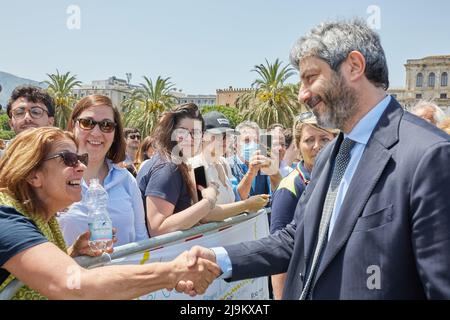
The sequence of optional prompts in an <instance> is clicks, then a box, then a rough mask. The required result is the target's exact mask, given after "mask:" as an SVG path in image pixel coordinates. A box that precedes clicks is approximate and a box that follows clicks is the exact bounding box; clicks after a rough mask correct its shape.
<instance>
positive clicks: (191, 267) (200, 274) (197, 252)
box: [172, 246, 221, 296]
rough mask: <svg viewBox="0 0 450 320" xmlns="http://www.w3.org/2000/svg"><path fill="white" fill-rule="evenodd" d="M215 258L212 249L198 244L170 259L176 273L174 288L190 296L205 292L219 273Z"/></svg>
mask: <svg viewBox="0 0 450 320" xmlns="http://www.w3.org/2000/svg"><path fill="white" fill-rule="evenodd" d="M208 251H210V252H208ZM215 260H216V257H215V255H214V252H213V251H212V250H210V249H206V248H202V247H199V246H195V247H193V248H192V249H191V251H189V252H188V251H185V252H183V253H182V254H180V255H179V256H178V257H177V258H176V259H175V260H173V261H172V263H173V264H174V268H173V270H174V272H175V274H176V283H175V286H174V287H175V289H176V290H177V291H178V292H184V293H186V294H189V295H190V296H195V295H197V294H203V293H205V291H206V289H208V287H209V285H210V284H211V283H212V282H213V281H214V279H216V278H217V277H218V276H219V275H220V273H221V270H220V267H219V266H218V265H217V264H216V261H215Z"/></svg>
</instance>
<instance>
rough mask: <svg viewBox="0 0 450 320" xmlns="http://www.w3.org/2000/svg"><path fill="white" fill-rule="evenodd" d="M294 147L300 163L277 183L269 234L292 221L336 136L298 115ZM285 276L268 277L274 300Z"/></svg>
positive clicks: (308, 117)
mask: <svg viewBox="0 0 450 320" xmlns="http://www.w3.org/2000/svg"><path fill="white" fill-rule="evenodd" d="M293 132H294V145H295V148H296V149H297V151H298V158H300V159H301V161H300V162H299V163H298V164H297V167H296V168H295V170H294V171H292V172H291V173H290V174H289V175H288V176H287V177H285V178H284V179H283V180H281V182H280V185H279V186H278V188H277V190H276V191H275V193H274V195H273V200H272V213H271V217H270V233H271V234H273V233H275V232H276V231H278V230H281V229H283V228H284V227H285V226H286V225H287V224H289V223H290V222H291V221H292V219H293V218H294V212H295V207H296V206H297V202H298V200H299V199H300V196H301V195H302V193H303V191H304V190H305V188H306V186H307V184H308V183H309V180H310V174H311V171H312V169H313V167H314V162H315V160H316V156H317V154H318V153H319V152H320V150H322V148H323V147H324V146H325V145H326V144H327V143H328V142H330V141H331V140H333V139H334V137H336V135H337V134H338V133H339V131H338V130H331V129H327V128H323V127H320V126H319V125H318V124H317V119H316V117H315V116H314V114H313V113H312V112H305V113H302V114H300V115H299V116H298V117H297V119H296V121H295V123H294V128H293ZM285 278H286V274H285V273H283V274H277V275H274V276H272V287H273V294H274V299H276V300H280V299H281V295H282V292H283V288H284V281H285Z"/></svg>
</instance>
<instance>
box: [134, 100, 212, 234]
mask: <svg viewBox="0 0 450 320" xmlns="http://www.w3.org/2000/svg"><path fill="white" fill-rule="evenodd" d="M203 128H204V122H203V118H202V116H201V114H200V111H199V110H198V107H197V106H196V105H195V104H193V103H188V104H183V105H180V106H178V107H176V108H175V109H174V110H171V111H168V112H166V113H165V114H163V115H162V117H161V119H160V121H159V123H158V125H157V127H156V129H155V132H154V135H153V136H154V138H155V142H154V144H155V148H156V153H155V155H154V156H153V157H152V158H151V159H150V160H149V161H146V162H145V163H143V165H142V166H141V169H140V170H139V172H138V175H137V178H136V179H137V181H138V184H139V188H140V190H141V193H142V197H143V200H144V203H146V211H147V221H148V228H149V231H150V235H151V236H157V235H161V234H164V233H168V232H172V231H178V230H185V229H189V228H191V227H193V226H194V225H196V224H197V223H199V222H200V221H201V220H203V219H204V218H205V217H207V216H208V214H210V212H211V211H212V210H213V209H214V207H215V204H216V199H217V190H216V188H215V187H214V186H210V187H208V188H205V189H202V190H201V194H202V197H203V199H202V200H200V201H198V202H196V200H197V188H196V186H195V183H194V181H193V178H192V177H191V172H192V171H191V170H190V169H189V168H188V166H187V164H186V162H187V159H188V158H190V157H192V156H193V155H195V154H196V153H197V152H198V150H199V147H200V144H201V140H202V134H203ZM200 189H201V188H200Z"/></svg>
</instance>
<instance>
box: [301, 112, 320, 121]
mask: <svg viewBox="0 0 450 320" xmlns="http://www.w3.org/2000/svg"><path fill="white" fill-rule="evenodd" d="M306 120H314V121H317V120H316V116H315V115H314V113H312V112H311V111H308V112H303V113H300V114H299V115H298V116H297V121H300V122H305V121H306Z"/></svg>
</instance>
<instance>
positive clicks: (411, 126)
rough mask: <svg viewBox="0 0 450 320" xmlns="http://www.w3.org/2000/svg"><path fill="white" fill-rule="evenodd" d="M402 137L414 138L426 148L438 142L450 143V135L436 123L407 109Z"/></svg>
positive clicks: (402, 124) (402, 122)
mask: <svg viewBox="0 0 450 320" xmlns="http://www.w3.org/2000/svg"><path fill="white" fill-rule="evenodd" d="M399 132H400V139H414V140H416V141H417V142H418V143H420V145H421V146H422V147H424V148H426V147H428V146H430V145H433V144H436V143H440V142H443V143H450V135H448V134H447V133H446V132H444V131H443V130H441V129H439V128H437V127H436V126H435V125H433V124H431V123H429V122H427V121H425V120H424V119H422V118H419V117H417V116H415V115H413V114H412V113H410V112H408V111H405V114H404V116H403V118H402V120H401V125H400V129H399Z"/></svg>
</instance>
